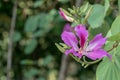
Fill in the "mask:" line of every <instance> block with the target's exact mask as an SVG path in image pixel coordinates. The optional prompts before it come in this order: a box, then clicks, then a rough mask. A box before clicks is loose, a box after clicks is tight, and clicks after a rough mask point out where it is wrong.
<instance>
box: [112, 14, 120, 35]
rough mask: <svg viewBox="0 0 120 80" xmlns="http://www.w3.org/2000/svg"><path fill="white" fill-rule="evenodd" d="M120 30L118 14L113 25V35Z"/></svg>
mask: <svg viewBox="0 0 120 80" xmlns="http://www.w3.org/2000/svg"><path fill="white" fill-rule="evenodd" d="M119 32H120V16H117V17H116V19H115V20H114V22H113V23H112V26H111V33H112V34H113V35H115V34H117V33H119Z"/></svg>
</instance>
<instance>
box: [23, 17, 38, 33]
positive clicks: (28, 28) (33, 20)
mask: <svg viewBox="0 0 120 80" xmlns="http://www.w3.org/2000/svg"><path fill="white" fill-rule="evenodd" d="M38 20H39V17H38V16H31V17H29V18H28V19H27V21H26V23H25V28H24V30H25V32H34V31H35V30H36V29H37V26H38Z"/></svg>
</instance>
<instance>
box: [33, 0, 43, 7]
mask: <svg viewBox="0 0 120 80" xmlns="http://www.w3.org/2000/svg"><path fill="white" fill-rule="evenodd" d="M44 2H45V1H44V0H39V1H35V2H34V5H33V7H35V8H37V7H40V6H41V5H42V4H43V3H44Z"/></svg>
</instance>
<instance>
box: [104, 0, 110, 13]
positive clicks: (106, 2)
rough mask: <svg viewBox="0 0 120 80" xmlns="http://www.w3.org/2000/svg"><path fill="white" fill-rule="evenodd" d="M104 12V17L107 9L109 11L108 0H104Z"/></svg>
mask: <svg viewBox="0 0 120 80" xmlns="http://www.w3.org/2000/svg"><path fill="white" fill-rule="evenodd" d="M104 7H105V11H104V15H106V13H107V11H108V9H109V7H110V2H109V0H105V6H104Z"/></svg>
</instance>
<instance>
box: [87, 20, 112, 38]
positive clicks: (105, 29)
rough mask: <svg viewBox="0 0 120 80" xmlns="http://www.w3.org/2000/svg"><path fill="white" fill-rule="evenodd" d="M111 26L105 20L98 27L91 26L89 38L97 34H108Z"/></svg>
mask: <svg viewBox="0 0 120 80" xmlns="http://www.w3.org/2000/svg"><path fill="white" fill-rule="evenodd" d="M109 29H110V26H109V24H108V23H107V22H104V23H103V24H102V25H101V27H98V28H95V29H93V28H91V27H90V28H89V32H90V36H89V38H90V39H92V38H93V37H94V36H95V35H97V34H100V33H102V35H103V36H106V34H107V32H108V31H109Z"/></svg>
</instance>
